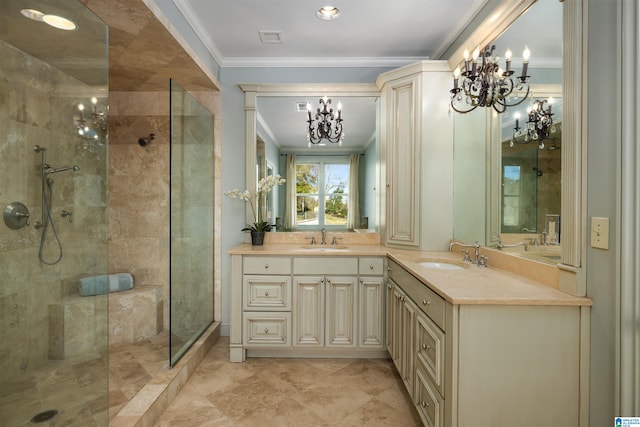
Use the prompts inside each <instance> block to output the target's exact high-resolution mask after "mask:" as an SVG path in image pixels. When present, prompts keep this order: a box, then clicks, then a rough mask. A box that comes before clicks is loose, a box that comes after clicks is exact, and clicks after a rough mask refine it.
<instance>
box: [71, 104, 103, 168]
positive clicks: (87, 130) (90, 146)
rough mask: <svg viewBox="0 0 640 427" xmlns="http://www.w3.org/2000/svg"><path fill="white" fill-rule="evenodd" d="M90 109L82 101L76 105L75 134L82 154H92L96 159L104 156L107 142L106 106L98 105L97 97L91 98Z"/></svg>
mask: <svg viewBox="0 0 640 427" xmlns="http://www.w3.org/2000/svg"><path fill="white" fill-rule="evenodd" d="M90 108H91V110H90V111H87V107H86V106H85V104H83V103H82V102H80V103H78V104H77V105H76V113H75V114H74V117H73V119H74V126H75V134H76V136H77V137H78V138H79V139H80V141H81V142H82V150H83V151H82V155H83V156H85V155H86V154H87V153H90V154H92V155H94V156H95V157H96V158H97V159H98V160H101V159H103V158H104V154H105V151H106V142H107V108H108V107H106V106H105V108H104V110H101V109H100V108H99V107H98V98H96V97H95V96H94V97H92V98H91V107H90Z"/></svg>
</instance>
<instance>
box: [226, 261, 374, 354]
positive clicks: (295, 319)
mask: <svg viewBox="0 0 640 427" xmlns="http://www.w3.org/2000/svg"><path fill="white" fill-rule="evenodd" d="M385 260H386V258H384V257H355V256H353V257H347V256H344V257H337V256H246V255H232V257H231V262H232V292H231V293H232V295H231V316H230V317H231V325H230V326H231V331H230V339H231V342H230V352H231V361H232V362H241V361H244V359H245V357H246V351H249V355H255V356H292V357H296V356H299V357H313V356H322V357H332V356H334V357H385V356H386V352H385V351H384V283H385Z"/></svg>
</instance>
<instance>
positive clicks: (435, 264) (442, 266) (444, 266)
mask: <svg viewBox="0 0 640 427" xmlns="http://www.w3.org/2000/svg"><path fill="white" fill-rule="evenodd" d="M418 265H419V266H421V267H427V268H433V269H435V270H464V269H465V268H464V267H463V266H460V265H457V264H449V263H447V262H439V261H423V262H419V263H418Z"/></svg>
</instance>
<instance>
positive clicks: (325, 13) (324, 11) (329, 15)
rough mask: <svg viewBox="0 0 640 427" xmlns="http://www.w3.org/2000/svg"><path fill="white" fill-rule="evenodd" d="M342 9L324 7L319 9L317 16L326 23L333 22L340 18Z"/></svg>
mask: <svg viewBox="0 0 640 427" xmlns="http://www.w3.org/2000/svg"><path fill="white" fill-rule="evenodd" d="M340 13H341V12H340V9H338V8H337V7H335V6H324V7H321V8H320V9H318V11H317V12H316V16H317V17H318V18H320V19H322V20H324V21H331V20H332V19H336V18H337V17H338V16H340Z"/></svg>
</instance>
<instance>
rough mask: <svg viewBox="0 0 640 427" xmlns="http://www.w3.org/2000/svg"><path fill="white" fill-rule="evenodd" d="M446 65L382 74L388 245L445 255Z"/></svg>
mask: <svg viewBox="0 0 640 427" xmlns="http://www.w3.org/2000/svg"><path fill="white" fill-rule="evenodd" d="M450 84H451V72H450V69H449V66H448V65H447V63H446V61H423V62H418V63H416V64H411V65H407V66H405V67H401V68H398V69H395V70H392V71H389V72H386V73H383V74H381V75H380V76H379V77H378V79H377V81H376V85H377V86H378V88H379V89H380V93H381V123H380V125H381V128H380V143H381V149H382V151H383V153H384V154H383V156H384V157H383V158H384V159H385V165H386V167H385V168H383V170H382V171H381V172H382V177H381V179H382V182H383V183H385V191H383V192H382V197H383V200H382V206H386V209H385V211H384V215H382V217H381V225H382V226H383V231H384V236H385V242H386V244H387V245H391V246H398V247H408V248H413V249H422V250H442V248H444V247H446V245H448V242H449V239H451V238H452V236H453V220H452V218H451V212H452V209H453V120H452V118H451V117H449V115H448V114H447V103H448V100H449V97H448V95H449V93H448V92H447V91H443V90H442V88H443V87H448V86H449V85H450Z"/></svg>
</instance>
